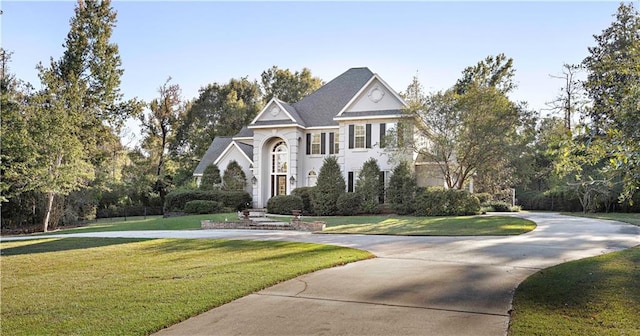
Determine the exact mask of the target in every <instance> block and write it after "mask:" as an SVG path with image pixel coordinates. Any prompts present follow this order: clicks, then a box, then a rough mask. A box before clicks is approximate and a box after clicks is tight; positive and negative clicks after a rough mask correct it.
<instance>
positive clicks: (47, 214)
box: [42, 192, 55, 232]
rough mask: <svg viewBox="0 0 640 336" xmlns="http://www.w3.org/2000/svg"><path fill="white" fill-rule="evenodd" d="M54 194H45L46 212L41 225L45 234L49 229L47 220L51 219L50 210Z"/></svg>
mask: <svg viewBox="0 0 640 336" xmlns="http://www.w3.org/2000/svg"><path fill="white" fill-rule="evenodd" d="M54 196H55V194H54V193H53V192H48V193H47V211H46V214H45V216H44V222H43V223H42V228H43V231H44V232H47V230H48V229H49V219H50V218H51V208H53V198H54Z"/></svg>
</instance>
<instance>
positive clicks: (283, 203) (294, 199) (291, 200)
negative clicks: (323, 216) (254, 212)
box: [267, 195, 304, 215]
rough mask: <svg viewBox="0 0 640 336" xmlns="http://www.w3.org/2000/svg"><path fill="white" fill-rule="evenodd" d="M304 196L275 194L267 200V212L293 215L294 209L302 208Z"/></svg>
mask: <svg viewBox="0 0 640 336" xmlns="http://www.w3.org/2000/svg"><path fill="white" fill-rule="evenodd" d="M303 207H304V205H303V202H302V198H301V197H300V196H295V195H278V196H273V197H271V198H270V199H269V201H267V212H269V213H271V214H280V215H291V211H292V210H302V208H303Z"/></svg>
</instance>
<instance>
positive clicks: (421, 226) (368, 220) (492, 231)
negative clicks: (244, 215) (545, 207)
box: [44, 213, 536, 236]
mask: <svg viewBox="0 0 640 336" xmlns="http://www.w3.org/2000/svg"><path fill="white" fill-rule="evenodd" d="M274 218H277V219H278V220H284V221H288V220H289V219H290V218H291V216H277V217H274ZM203 219H209V220H218V221H225V220H237V214H236V213H225V214H213V215H193V216H182V217H171V218H162V217H152V218H147V219H143V218H141V217H138V218H128V220H127V221H122V220H121V221H105V222H99V223H95V224H90V225H88V226H85V227H79V228H72V229H66V230H59V231H54V232H49V233H47V234H61V233H62V234H65V233H78V232H100V231H132V230H197V229H200V221H202V220H203ZM303 220H305V221H313V220H319V221H324V222H326V223H327V228H326V229H325V230H324V231H323V232H326V233H359V234H386V235H430V236H482V235H484V236H489V235H517V234H522V233H525V232H529V231H531V230H533V229H535V227H536V225H535V223H533V222H531V221H529V220H525V219H521V218H515V217H509V216H462V217H413V216H384V215H377V216H333V217H307V216H305V217H303ZM44 235H46V234H44Z"/></svg>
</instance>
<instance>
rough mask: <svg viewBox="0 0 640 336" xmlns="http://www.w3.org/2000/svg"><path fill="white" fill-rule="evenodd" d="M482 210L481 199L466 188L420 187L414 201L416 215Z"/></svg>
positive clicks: (467, 213) (473, 212) (458, 213)
mask: <svg viewBox="0 0 640 336" xmlns="http://www.w3.org/2000/svg"><path fill="white" fill-rule="evenodd" d="M479 212H480V200H479V199H478V198H477V197H476V196H474V195H472V194H471V193H469V192H468V191H466V190H458V189H444V188H440V187H430V188H426V189H424V188H419V189H418V191H417V192H416V197H415V198H414V201H413V214H414V215H416V216H465V215H475V214H478V213H479Z"/></svg>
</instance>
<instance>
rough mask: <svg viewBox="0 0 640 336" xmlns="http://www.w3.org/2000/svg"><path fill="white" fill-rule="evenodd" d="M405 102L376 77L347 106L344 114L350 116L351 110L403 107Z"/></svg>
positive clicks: (361, 110)
mask: <svg viewBox="0 0 640 336" xmlns="http://www.w3.org/2000/svg"><path fill="white" fill-rule="evenodd" d="M403 106H404V105H403V104H402V102H401V101H400V100H398V99H397V98H396V96H395V94H393V93H392V92H391V91H389V90H388V89H387V88H386V87H385V85H383V84H382V83H381V82H380V81H379V80H377V79H374V80H373V81H372V82H371V83H370V84H369V85H368V86H367V87H366V88H365V89H364V90H363V91H362V93H361V94H360V96H359V97H357V98H356V99H355V100H354V102H353V103H352V104H351V105H350V106H348V107H347V109H346V110H345V112H344V113H343V114H342V116H348V115H349V112H363V111H381V110H395V109H402V108H403Z"/></svg>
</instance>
